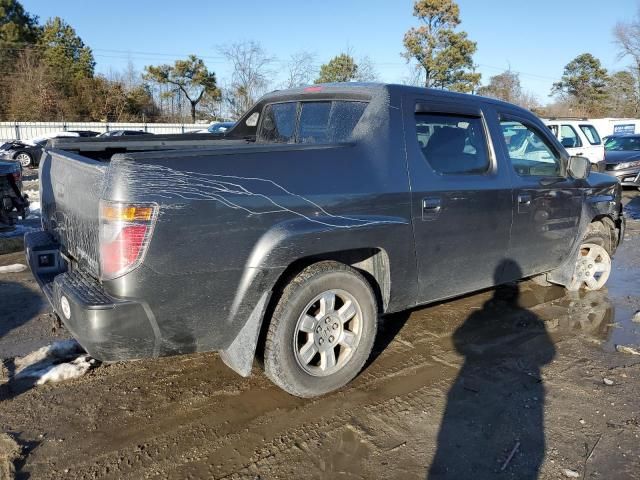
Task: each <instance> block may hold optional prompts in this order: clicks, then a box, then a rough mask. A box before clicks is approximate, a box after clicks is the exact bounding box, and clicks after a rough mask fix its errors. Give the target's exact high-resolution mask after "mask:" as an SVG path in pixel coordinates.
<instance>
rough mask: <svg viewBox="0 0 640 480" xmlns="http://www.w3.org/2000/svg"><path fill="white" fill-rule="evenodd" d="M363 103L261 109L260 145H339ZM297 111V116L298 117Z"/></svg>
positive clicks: (283, 105)
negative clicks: (262, 111)
mask: <svg viewBox="0 0 640 480" xmlns="http://www.w3.org/2000/svg"><path fill="white" fill-rule="evenodd" d="M366 107H367V103H366V102H352V101H324V102H287V103H276V104H271V105H267V106H266V107H265V109H264V115H263V117H264V118H263V119H262V125H261V126H260V133H259V134H258V141H260V142H262V143H307V144H309V143H316V144H327V143H340V142H345V141H347V140H349V138H350V137H351V134H352V133H353V129H354V128H355V126H356V125H357V124H358V121H359V120H360V117H361V116H362V113H363V112H364V110H365V108H366ZM298 111H299V115H298Z"/></svg>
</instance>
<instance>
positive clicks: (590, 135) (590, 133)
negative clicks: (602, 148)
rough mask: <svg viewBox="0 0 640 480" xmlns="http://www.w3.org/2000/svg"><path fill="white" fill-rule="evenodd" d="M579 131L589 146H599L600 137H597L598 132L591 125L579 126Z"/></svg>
mask: <svg viewBox="0 0 640 480" xmlns="http://www.w3.org/2000/svg"><path fill="white" fill-rule="evenodd" d="M580 130H582V133H584V136H585V137H587V140H588V141H589V143H590V144H591V145H601V144H602V140H600V135H598V131H597V130H596V129H595V127H594V126H593V125H589V124H587V125H580Z"/></svg>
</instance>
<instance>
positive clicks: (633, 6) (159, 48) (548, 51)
mask: <svg viewBox="0 0 640 480" xmlns="http://www.w3.org/2000/svg"><path fill="white" fill-rule="evenodd" d="M21 2H22V4H23V5H24V7H25V8H26V10H27V11H28V12H29V13H31V14H35V15H38V16H39V17H40V21H41V22H44V21H45V20H46V19H47V18H49V17H52V16H60V17H62V18H63V19H65V20H66V21H67V22H68V23H69V24H71V25H72V26H73V27H74V28H75V29H76V32H77V33H78V34H79V35H80V37H81V38H82V40H83V41H84V42H85V44H87V45H89V46H90V47H91V48H92V49H93V52H94V56H95V59H96V63H97V65H96V70H97V71H98V72H100V73H107V72H109V71H110V70H124V69H125V67H126V66H127V64H128V63H129V62H133V64H134V65H135V67H136V68H137V69H139V70H142V69H143V68H144V66H145V65H150V64H154V65H157V64H162V63H172V62H173V61H174V60H176V59H178V58H183V57H185V56H186V55H188V54H191V53H193V54H196V55H198V56H200V57H202V58H203V59H204V61H205V63H206V64H207V66H208V68H209V69H210V70H213V71H214V72H216V75H217V77H218V81H219V83H221V84H222V83H224V81H225V80H226V79H228V77H229V76H230V68H229V65H228V64H227V63H226V62H225V60H224V59H223V58H222V57H221V55H220V52H219V48H220V46H222V45H227V44H231V43H235V42H241V41H245V40H256V41H258V42H259V43H260V44H261V45H262V47H263V48H264V49H265V50H266V51H267V53H269V54H270V55H271V56H274V57H275V58H276V61H275V63H274V64H273V70H274V72H275V73H276V76H277V75H282V72H283V70H284V69H285V67H286V64H287V62H288V59H289V57H290V55H291V54H293V53H295V52H298V51H300V50H306V51H309V52H313V53H314V54H315V55H316V62H317V64H318V65H320V64H322V63H325V62H326V61H328V60H329V59H330V58H331V57H333V56H335V55H337V54H339V53H341V52H342V51H345V50H349V51H350V52H352V54H353V55H354V56H355V57H356V59H357V58H358V57H362V56H365V55H366V56H368V57H369V58H370V59H371V60H372V62H373V64H374V67H375V70H376V72H377V74H378V77H379V79H380V80H381V81H384V82H396V83H397V82H401V81H402V80H403V79H406V78H408V77H409V76H410V71H409V67H408V66H407V64H406V61H405V60H404V58H403V57H402V56H401V52H402V50H403V46H402V39H403V36H404V33H405V32H406V31H407V30H408V29H409V28H410V27H412V26H417V25H418V22H417V19H416V18H414V17H413V16H412V13H413V1H412V0H367V1H364V0H323V1H322V2H320V1H314V0H308V1H306V2H305V1H301V0H299V1H292V0H268V1H251V0H245V1H244V2H239V1H224V0H215V1H214V0H209V1H200V0H190V1H186V2H185V1H183V2H180V1H176V0H171V1H169V0H155V1H153V0H128V1H124V0H110V1H109V2H94V1H88V0H54V1H52V0H21ZM458 4H459V6H460V10H461V20H462V24H461V26H460V28H461V29H463V30H465V31H467V33H468V34H469V38H470V39H472V40H474V41H475V42H477V45H478V50H477V52H476V54H475V56H474V61H475V63H476V64H477V65H478V71H479V72H480V73H482V82H483V83H487V82H488V80H489V77H491V76H492V75H496V74H498V73H501V72H502V71H504V70H506V69H508V68H510V69H511V70H512V71H515V72H518V73H519V74H520V80H521V83H522V86H523V88H524V89H525V90H527V91H529V92H531V93H533V94H534V95H536V96H537V97H538V99H539V100H540V101H541V102H542V103H547V102H548V101H549V100H550V99H549V92H550V89H551V86H552V84H553V82H554V81H558V80H559V78H560V76H561V75H562V71H563V68H564V66H565V65H566V64H567V63H569V62H570V61H571V60H572V59H573V58H575V57H576V56H577V55H579V54H581V53H585V52H589V53H591V54H593V55H594V56H595V57H597V58H598V59H600V61H601V62H602V64H603V66H604V67H605V68H607V69H608V70H610V71H616V70H621V69H624V68H625V67H626V66H627V65H628V63H629V62H628V61H627V60H618V58H617V49H616V46H615V45H614V43H613V34H612V30H613V27H614V26H615V24H616V22H618V21H627V20H629V19H631V18H633V16H634V15H635V14H636V12H637V11H638V7H639V6H640V0H610V1H609V2H607V3H605V2H602V1H601V0H533V1H527V0H458ZM280 78H282V77H280Z"/></svg>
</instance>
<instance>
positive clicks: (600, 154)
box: [545, 119, 605, 172]
mask: <svg viewBox="0 0 640 480" xmlns="http://www.w3.org/2000/svg"><path fill="white" fill-rule="evenodd" d="M545 123H546V125H547V126H548V127H549V129H551V131H552V132H553V134H554V135H555V136H556V137H557V138H558V140H560V143H561V144H562V146H563V147H564V148H565V149H566V150H567V152H569V155H576V156H584V157H586V158H588V159H589V161H590V162H591V163H592V164H593V169H594V170H595V171H597V172H604V170H605V162H604V144H603V143H602V139H601V138H600V135H599V134H598V131H597V130H596V128H595V127H594V126H593V125H592V124H591V123H589V122H588V121H587V120H586V119H583V120H572V119H558V120H555V119H554V120H546V121H545Z"/></svg>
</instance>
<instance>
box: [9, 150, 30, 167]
mask: <svg viewBox="0 0 640 480" xmlns="http://www.w3.org/2000/svg"><path fill="white" fill-rule="evenodd" d="M13 159H14V160H18V161H19V162H20V164H21V165H22V166H23V167H24V168H27V167H32V166H33V156H32V155H31V154H30V153H29V152H18V153H16V154H15V155H14V156H13Z"/></svg>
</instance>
